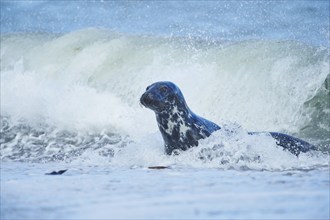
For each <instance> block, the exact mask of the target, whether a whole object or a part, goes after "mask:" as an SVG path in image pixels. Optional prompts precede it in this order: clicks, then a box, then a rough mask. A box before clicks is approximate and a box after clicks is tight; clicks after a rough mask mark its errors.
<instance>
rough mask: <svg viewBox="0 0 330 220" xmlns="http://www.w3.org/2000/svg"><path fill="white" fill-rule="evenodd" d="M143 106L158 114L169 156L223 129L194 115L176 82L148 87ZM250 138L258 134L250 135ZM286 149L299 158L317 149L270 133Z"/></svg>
mask: <svg viewBox="0 0 330 220" xmlns="http://www.w3.org/2000/svg"><path fill="white" fill-rule="evenodd" d="M140 102H141V104H142V105H144V106H145V107H147V108H150V109H151V110H153V111H154V112H155V113H156V119H157V122H158V127H159V130H160V132H161V134H162V136H163V139H164V142H165V152H166V153H167V154H169V155H170V154H172V153H173V152H175V150H187V149H189V148H190V147H193V146H197V145H198V141H199V140H200V139H204V138H206V137H209V136H210V135H211V134H212V133H213V132H214V131H217V130H219V129H221V127H220V126H218V125H217V124H215V123H213V122H211V121H209V120H207V119H205V118H202V117H200V116H198V115H196V114H194V113H193V112H192V111H191V110H190V109H189V107H188V106H187V104H186V101H185V99H184V97H183V94H182V93H181V91H180V89H179V88H178V87H177V86H176V85H175V84H174V83H172V82H166V81H165V82H156V83H154V84H152V85H150V86H148V87H147V89H146V92H145V93H144V94H143V95H142V96H141V98H140ZM249 134H250V135H253V134H258V133H257V132H249ZM269 134H270V135H271V136H272V137H273V138H274V139H275V140H276V144H277V145H279V146H282V147H283V148H284V149H287V150H288V151H290V152H291V153H293V154H295V155H297V156H298V155H299V153H300V152H307V151H309V150H311V149H313V150H314V149H315V147H314V146H313V145H311V144H309V143H308V142H306V141H303V140H301V139H298V138H295V137H292V136H289V135H286V134H282V133H277V132H269Z"/></svg>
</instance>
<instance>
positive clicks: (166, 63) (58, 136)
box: [1, 29, 330, 170]
mask: <svg viewBox="0 0 330 220" xmlns="http://www.w3.org/2000/svg"><path fill="white" fill-rule="evenodd" d="M162 80H169V81H173V82H175V83H176V84H177V85H178V86H179V87H180V88H181V90H182V92H183V93H184V95H185V97H186V100H187V103H188V105H189V106H190V108H191V109H192V110H193V111H194V112H195V113H197V114H199V115H201V116H203V117H205V118H208V119H210V120H212V121H214V122H216V123H217V124H220V125H222V126H223V125H224V124H227V123H228V124H231V123H233V125H228V126H234V127H236V128H237V129H236V130H237V131H238V132H237V136H235V137H229V136H228V134H225V133H223V132H224V131H219V132H216V133H214V134H213V135H212V136H211V137H210V138H208V139H207V140H203V141H201V143H200V146H199V147H196V148H192V149H190V150H189V151H186V152H181V153H180V154H179V155H177V156H173V157H169V156H166V155H164V153H163V141H162V139H161V137H160V135H159V133H158V128H157V125H156V120H155V118H154V115H153V113H152V112H151V111H150V110H148V109H143V108H141V106H140V105H139V97H140V95H141V94H142V93H143V92H144V90H145V88H146V86H148V85H149V84H151V83H153V82H155V81H162ZM329 85H330V76H329V51H328V49H327V48H323V47H311V46H307V45H305V44H302V43H299V42H293V41H261V40H258V41H242V42H218V41H208V40H201V39H198V38H178V37H168V38H166V37H151V36H136V35H127V34H120V33H114V32H110V31H107V30H101V29H85V30H81V31H76V32H71V33H67V34H64V35H51V34H12V35H5V36H2V37H1V159H2V160H15V161H16V160H18V161H34V162H47V161H53V160H64V161H67V162H68V161H70V162H74V161H81V160H83V161H84V162H86V161H87V160H88V161H90V162H95V163H96V162H99V161H100V160H104V161H105V162H106V163H111V164H113V165H118V166H122V165H124V166H126V165H128V166H146V165H153V164H158V165H159V164H165V165H189V166H202V167H203V166H205V167H218V168H224V169H229V168H234V169H236V168H239V169H244V167H245V168H247V169H270V170H274V169H292V168H311V167H314V166H326V165H327V164H328V159H329V158H328V154H323V153H320V152H310V153H307V154H302V155H301V156H300V157H299V158H296V157H295V156H293V155H291V154H290V153H288V152H286V151H283V150H282V149H279V148H277V147H276V145H275V144H274V143H273V140H272V139H269V137H267V136H265V137H259V136H256V137H249V136H246V135H245V134H246V131H279V132H284V133H288V134H291V135H295V136H297V137H300V138H303V139H305V140H307V141H310V142H312V143H313V144H315V145H317V146H318V147H319V148H320V149H321V150H322V151H323V152H325V153H328V152H329V149H330V135H329V134H330V124H329V120H330V92H329V90H330V89H329ZM229 122H231V123H229ZM236 124H240V125H241V126H242V127H240V126H237V125H236ZM93 157H95V159H93ZM274 158H276V159H274Z"/></svg>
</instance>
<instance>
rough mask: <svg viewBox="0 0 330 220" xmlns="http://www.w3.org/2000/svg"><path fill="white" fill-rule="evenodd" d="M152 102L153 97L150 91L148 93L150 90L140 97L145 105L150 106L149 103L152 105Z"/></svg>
mask: <svg viewBox="0 0 330 220" xmlns="http://www.w3.org/2000/svg"><path fill="white" fill-rule="evenodd" d="M151 102H152V98H151V95H150V93H148V92H145V93H143V94H142V96H141V98H140V103H141V104H142V105H144V106H145V107H148V105H150V104H151Z"/></svg>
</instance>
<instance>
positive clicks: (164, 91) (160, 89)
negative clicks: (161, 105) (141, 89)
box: [159, 86, 167, 93]
mask: <svg viewBox="0 0 330 220" xmlns="http://www.w3.org/2000/svg"><path fill="white" fill-rule="evenodd" d="M159 91H160V92H161V93H166V92H167V87H166V86H162V87H160V88H159Z"/></svg>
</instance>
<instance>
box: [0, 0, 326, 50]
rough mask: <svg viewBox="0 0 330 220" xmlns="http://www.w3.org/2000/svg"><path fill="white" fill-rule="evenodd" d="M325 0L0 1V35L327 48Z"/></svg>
mask: <svg viewBox="0 0 330 220" xmlns="http://www.w3.org/2000/svg"><path fill="white" fill-rule="evenodd" d="M329 9H330V8H329V1H326V0H325V1H1V33H12V32H46V33H49V32H51V33H67V32H71V31H74V30H79V29H83V28H87V27H97V28H106V29H110V30H115V31H118V32H124V33H129V34H148V35H162V36H173V35H174V36H190V37H201V38H205V39H217V40H218V39H221V40H228V41H240V40H247V39H275V40H296V41H302V42H306V43H309V44H313V45H323V46H328V44H329Z"/></svg>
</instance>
